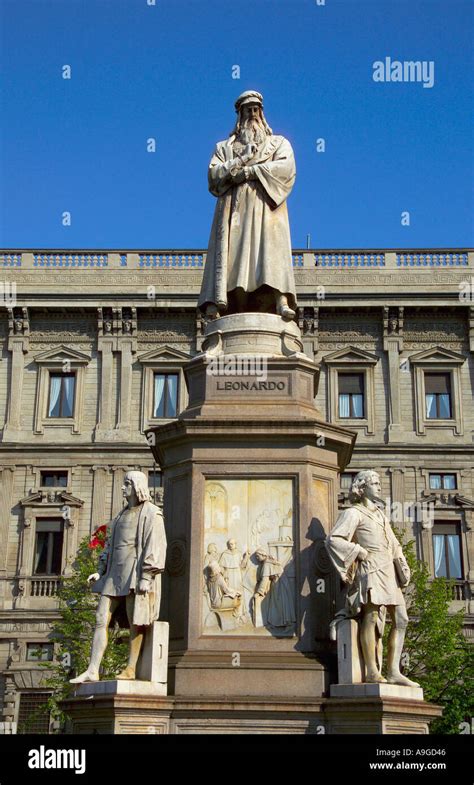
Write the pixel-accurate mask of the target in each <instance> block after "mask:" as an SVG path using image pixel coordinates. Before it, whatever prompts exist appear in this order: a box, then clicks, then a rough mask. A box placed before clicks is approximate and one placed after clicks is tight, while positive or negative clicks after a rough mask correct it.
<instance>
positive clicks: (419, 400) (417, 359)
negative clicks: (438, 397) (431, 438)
mask: <svg viewBox="0 0 474 785" xmlns="http://www.w3.org/2000/svg"><path fill="white" fill-rule="evenodd" d="M407 359H408V361H409V363H410V366H411V367H412V368H413V384H414V390H415V429H416V434H417V436H424V435H425V434H426V432H427V431H429V430H430V429H431V430H432V429H433V428H436V429H441V430H450V431H452V433H453V435H454V436H462V435H463V433H464V426H463V402H462V386H461V367H462V365H463V364H464V363H465V362H466V357H465V356H464V355H462V354H460V353H459V352H453V351H451V350H450V349H449V350H448V349H444V348H443V347H441V346H435V347H433V348H432V349H427V350H424V351H422V352H418V353H417V354H414V355H411V356H410V357H408V358H407ZM425 373H449V374H450V376H451V379H450V387H451V417H449V418H448V417H446V418H432V417H427V416H426V388H425Z"/></svg>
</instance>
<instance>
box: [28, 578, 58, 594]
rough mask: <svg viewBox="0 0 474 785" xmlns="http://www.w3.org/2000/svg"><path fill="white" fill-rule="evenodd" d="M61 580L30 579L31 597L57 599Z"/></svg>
mask: <svg viewBox="0 0 474 785" xmlns="http://www.w3.org/2000/svg"><path fill="white" fill-rule="evenodd" d="M59 580H60V579H59V578H57V577H54V578H53V577H42V578H30V580H29V584H30V587H29V588H30V591H29V596H30V597H56V595H57V593H58V589H59Z"/></svg>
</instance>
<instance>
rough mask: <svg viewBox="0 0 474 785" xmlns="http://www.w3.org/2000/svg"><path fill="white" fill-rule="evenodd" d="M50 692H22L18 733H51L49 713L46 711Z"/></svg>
mask: <svg viewBox="0 0 474 785" xmlns="http://www.w3.org/2000/svg"><path fill="white" fill-rule="evenodd" d="M49 695H50V693H49V692H21V693H20V707H19V710H18V733H49V712H48V711H45V710H44V707H45V704H46V703H47V700H48V698H49Z"/></svg>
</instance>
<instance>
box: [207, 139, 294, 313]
mask: <svg viewBox="0 0 474 785" xmlns="http://www.w3.org/2000/svg"><path fill="white" fill-rule="evenodd" d="M233 141H234V137H233V136H231V137H230V138H229V139H227V140H225V141H223V142H218V144H217V146H216V149H215V152H214V155H213V156H212V159H211V162H210V165H209V190H210V192H211V193H212V194H214V196H217V197H218V202H217V206H216V210H215V214H214V221H213V224H212V228H211V235H210V238H209V247H208V252H207V259H206V265H205V268H204V278H203V283H202V288H201V294H200V297H199V306H200V307H201V308H202V309H203V310H205V307H206V305H207V304H208V303H215V304H217V305H218V307H219V308H220V309H222V310H225V308H226V307H227V293H228V292H230V291H232V290H234V289H236V288H237V287H242V289H244V291H246V292H254V291H256V290H257V289H259V288H260V287H261V286H264V285H266V286H270V287H272V288H273V289H276V290H277V291H278V292H280V293H281V294H286V295H287V297H288V303H289V305H290V306H291V307H293V308H294V307H295V304H296V289H295V279H294V274H293V265H292V253H291V239H290V226H289V222H288V210H287V207H286V199H287V197H288V196H289V194H290V192H291V189H292V188H293V184H294V182H295V177H296V168H295V159H294V155H293V150H292V147H291V145H290V143H289V142H288V141H287V139H285V138H284V137H283V136H268V137H267V140H266V141H265V143H264V146H263V148H262V150H261V152H259V153H257V154H256V156H255V157H254V158H253V159H252V160H251V161H250V162H249V163H248V165H249V166H255V170H256V175H257V178H258V179H256V180H250V181H248V182H246V183H241V184H239V185H235V184H234V183H232V180H231V173H235V172H236V167H237V159H236V156H235V153H234V151H233V146H232V144H233Z"/></svg>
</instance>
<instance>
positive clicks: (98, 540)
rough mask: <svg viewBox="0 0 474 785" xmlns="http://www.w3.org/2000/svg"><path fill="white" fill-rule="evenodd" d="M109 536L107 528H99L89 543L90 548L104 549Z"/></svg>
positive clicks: (93, 533)
mask: <svg viewBox="0 0 474 785" xmlns="http://www.w3.org/2000/svg"><path fill="white" fill-rule="evenodd" d="M106 534H107V526H105V525H104V526H99V528H98V529H96V530H95V532H92V535H91V539H90V542H89V548H90V549H91V550H94V549H95V548H103V547H104V545H105V537H106Z"/></svg>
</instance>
